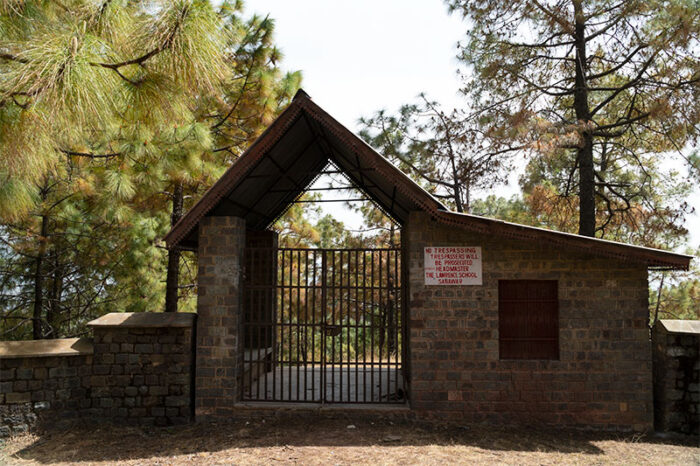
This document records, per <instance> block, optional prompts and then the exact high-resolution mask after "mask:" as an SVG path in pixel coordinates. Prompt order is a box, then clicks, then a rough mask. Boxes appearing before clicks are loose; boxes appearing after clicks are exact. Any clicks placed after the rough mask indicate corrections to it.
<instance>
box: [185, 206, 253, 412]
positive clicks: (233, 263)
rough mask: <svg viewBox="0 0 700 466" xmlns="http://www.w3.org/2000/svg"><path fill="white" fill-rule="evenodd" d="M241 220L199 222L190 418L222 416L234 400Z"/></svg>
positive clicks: (236, 385)
mask: <svg viewBox="0 0 700 466" xmlns="http://www.w3.org/2000/svg"><path fill="white" fill-rule="evenodd" d="M244 245H245V220H243V219H241V218H238V217H206V218H204V219H203V220H202V221H201V222H200V223H199V249H198V251H197V262H198V278H197V282H198V293H197V314H198V319H197V367H196V378H195V416H197V417H199V418H202V417H207V416H216V415H226V414H228V413H229V411H230V409H231V408H232V407H233V404H234V403H235V402H236V401H237V400H238V397H239V388H238V380H239V378H238V375H239V370H240V367H239V366H240V357H239V348H240V343H241V340H240V334H241V317H242V313H241V293H242V286H241V285H242V281H241V275H242V257H243V248H244Z"/></svg>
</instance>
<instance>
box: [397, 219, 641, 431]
mask: <svg viewBox="0 0 700 466" xmlns="http://www.w3.org/2000/svg"><path fill="white" fill-rule="evenodd" d="M402 239H403V242H404V244H403V247H404V249H405V254H406V255H407V257H406V256H405V257H406V259H405V260H407V264H406V265H407V267H408V276H409V280H408V286H409V289H408V290H407V294H408V298H409V303H408V310H409V311H408V312H409V329H408V333H409V342H408V346H409V352H410V361H408V362H409V367H410V370H411V373H410V377H411V384H410V390H411V393H410V403H411V407H412V409H413V410H415V412H416V414H418V415H419V416H421V417H426V418H435V419H437V418H440V419H449V420H452V421H458V422H490V423H494V424H500V423H519V424H527V425H530V424H557V425H570V426H585V427H597V428H605V429H622V430H625V429H634V430H644V429H649V428H651V426H652V378H651V375H652V370H651V347H650V342H649V331H648V329H647V319H648V311H647V306H648V304H647V303H648V288H647V272H646V269H645V268H644V267H643V266H635V265H629V264H623V263H616V262H614V261H611V260H604V259H592V258H586V257H583V256H582V255H579V254H575V253H572V252H570V251H564V250H557V249H555V248H545V247H543V246H536V245H534V244H529V243H527V242H523V241H515V240H504V239H501V238H497V237H492V236H485V235H479V234H475V233H471V232H468V231H465V230H457V229H454V228H450V227H448V226H444V225H439V224H437V223H435V222H433V221H431V220H430V218H429V217H428V216H427V215H425V214H423V213H415V214H414V213H412V214H411V216H410V219H409V222H408V225H406V227H405V229H404V232H403V235H402ZM426 246H481V248H482V254H483V286H426V285H424V272H423V260H424V258H423V255H424V251H423V248H424V247H426ZM499 279H546V280H557V281H558V295H559V327H560V330H559V345H560V347H559V349H560V358H559V360H500V359H499V354H498V348H499V344H498V280H499Z"/></svg>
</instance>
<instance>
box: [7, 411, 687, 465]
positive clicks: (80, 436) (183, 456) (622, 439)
mask: <svg viewBox="0 0 700 466" xmlns="http://www.w3.org/2000/svg"><path fill="white" fill-rule="evenodd" d="M72 463H81V464H114V463H119V464H128V465H144V464H152V465H184V464H207V465H209V464H324V465H326V464H372V465H383V464H402V465H403V464H490V463H499V464H518V465H520V464H538V465H541V464H585V465H589V464H611V463H615V464H630V465H640V464H688V465H699V464H700V447H698V440H697V439H692V438H686V439H680V440H679V439H676V440H663V439H659V438H655V437H640V436H632V435H624V434H608V433H606V434H600V433H587V432H576V431H561V430H558V431H552V430H538V429H527V430H523V429H520V430H517V429H494V428H484V427H471V428H467V427H463V428H458V427H451V428H445V429H438V428H426V427H421V426H417V425H411V424H392V423H390V422H387V421H382V422H375V423H372V422H369V421H366V422H355V421H352V422H351V421H347V420H330V419H307V418H301V419H298V420H296V421H291V422H290V421H276V420H266V421H261V420H257V421H249V422H246V421H240V422H232V423H226V424H201V425H190V426H182V427H171V428H162V429H158V428H144V429H141V428H129V427H106V426H101V427H88V426H83V427H79V428H75V429H72V430H70V431H61V432H58V431H54V432H48V433H46V434H44V435H41V436H37V435H26V436H22V437H16V438H13V439H10V440H7V441H5V442H4V444H3V443H0V464H20V465H27V464H72Z"/></svg>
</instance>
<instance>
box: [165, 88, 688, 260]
mask: <svg viewBox="0 0 700 466" xmlns="http://www.w3.org/2000/svg"><path fill="white" fill-rule="evenodd" d="M329 162H332V164H334V165H335V166H336V167H338V169H339V170H340V171H342V172H343V173H344V175H345V176H346V177H347V178H348V179H350V180H351V181H352V182H353V184H355V185H356V186H357V187H358V189H359V190H361V191H362V192H363V193H364V194H365V195H367V196H368V197H369V198H371V199H372V200H373V201H374V202H375V203H376V204H377V205H379V207H380V208H381V209H382V210H384V211H385V213H387V214H388V215H390V216H391V217H392V218H394V219H395V220H396V221H398V222H399V223H404V222H405V221H406V220H407V219H408V214H409V212H411V211H424V212H427V213H429V214H430V215H431V217H433V218H434V219H435V220H437V221H439V222H441V223H445V224H449V225H454V226H456V227H459V228H464V229H468V230H472V231H476V232H481V233H488V234H493V235H496V236H501V237H505V238H512V239H522V240H526V241H531V242H533V241H534V242H537V243H542V244H543V245H549V246H561V247H566V248H571V249H574V250H576V251H579V252H585V253H588V254H591V255H593V256H604V257H610V258H615V259H619V260H623V261H633V262H637V263H642V264H645V265H647V266H648V267H658V268H666V269H684V270H687V269H688V267H689V264H690V259H691V256H686V255H682V254H675V253H671V252H667V251H661V250H658V249H651V248H644V247H639V246H631V245H627V244H623V243H616V242H613V241H606V240H600V239H596V238H588V237H584V236H578V235H572V234H568V233H561V232H557V231H551V230H545V229H541V228H535V227H530V226H525V225H518V224H514V223H509V222H503V221H500V220H494V219H489V218H485V217H480V216H476V215H467V214H459V213H455V212H450V211H448V210H447V209H446V208H445V206H444V205H442V204H441V203H440V202H439V201H438V200H436V199H435V198H434V197H433V196H432V195H431V194H430V193H428V192H427V191H425V190H424V189H423V188H421V187H420V186H419V185H418V184H417V183H415V182H414V181H413V180H412V179H411V178H410V177H408V176H407V175H406V174H405V173H403V172H402V171H401V170H399V169H398V168H396V167H395V166H394V165H393V164H392V163H391V162H389V161H388V160H387V159H386V158H384V157H383V156H382V155H380V154H379V153H378V152H376V151H375V150H374V149H373V148H372V147H370V146H369V145H368V144H367V143H365V142H364V141H363V140H362V139H360V138H359V137H357V136H356V135H355V134H353V133H352V132H351V131H349V130H348V129H347V128H345V127H344V126H343V125H342V124H340V123H339V122H338V121H337V120H335V119H334V118H333V117H331V116H330V115H329V114H328V113H327V112H326V111H324V110H323V109H322V108H321V107H319V106H318V105H316V104H315V103H314V102H313V101H312V100H311V98H310V97H309V96H308V95H307V94H306V93H305V92H303V91H299V92H298V93H297V95H296V96H295V97H294V99H293V101H292V103H291V104H290V105H289V106H288V107H287V108H286V109H285V110H284V111H283V112H282V113H281V114H280V116H279V117H278V118H277V119H276V120H275V121H274V122H273V123H272V124H271V125H270V126H269V127H268V128H267V129H266V130H265V131H264V132H263V133H262V134H261V135H260V137H259V138H258V139H257V140H256V141H255V142H254V143H253V144H252V145H251V146H250V148H248V150H247V151H246V152H245V153H244V154H243V155H241V157H240V158H239V159H238V160H237V161H236V162H235V163H234V164H233V165H232V166H231V167H230V168H229V169H228V170H227V171H226V173H224V175H223V176H222V177H221V178H220V179H219V180H218V181H217V182H216V183H215V184H214V185H213V186H212V187H211V188H210V189H209V190H208V191H207V192H206V193H205V194H204V196H203V197H202V198H201V199H200V200H199V201H198V202H197V203H196V204H195V205H194V206H193V207H192V208H191V209H190V210H189V211H188V212H187V214H186V215H185V216H183V217H182V218H181V219H180V221H179V222H177V224H175V226H173V228H172V229H171V230H170V232H169V233H168V234H167V235H166V236H165V241H166V244H167V247H168V248H172V247H175V246H180V247H184V248H189V249H196V245H197V225H198V224H199V221H200V220H201V219H202V218H204V217H205V216H207V215H220V216H224V215H234V216H238V217H242V218H245V219H246V222H247V224H248V227H249V228H251V229H264V228H266V227H268V226H269V225H270V224H271V223H272V222H274V220H275V219H276V218H277V217H278V216H279V215H280V214H282V213H283V212H284V211H285V209H286V208H287V207H288V206H289V205H290V204H291V203H292V202H293V201H294V200H295V199H296V198H298V197H299V196H300V195H301V194H303V192H304V191H305V189H306V188H308V187H309V186H310V184H312V183H313V181H314V180H315V179H316V178H317V177H318V176H319V175H320V174H321V172H322V171H323V169H324V167H327V166H328V163H329Z"/></svg>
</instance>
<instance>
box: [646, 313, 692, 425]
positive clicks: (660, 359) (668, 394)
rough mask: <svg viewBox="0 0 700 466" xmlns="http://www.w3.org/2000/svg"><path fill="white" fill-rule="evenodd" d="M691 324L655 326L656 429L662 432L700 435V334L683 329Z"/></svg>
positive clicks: (659, 324) (668, 322)
mask: <svg viewBox="0 0 700 466" xmlns="http://www.w3.org/2000/svg"><path fill="white" fill-rule="evenodd" d="M690 323H691V322H690V321H665V320H661V321H659V322H657V323H656V325H655V326H654V333H653V347H654V351H653V360H654V427H655V428H656V430H658V431H670V432H679V433H683V434H691V435H698V434H700V354H699V352H700V333H690V331H688V329H685V328H683V327H686V326H688V325H684V324H690ZM698 324H699V323H696V326H700V325H698ZM675 327H680V328H675Z"/></svg>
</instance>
